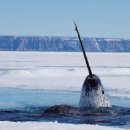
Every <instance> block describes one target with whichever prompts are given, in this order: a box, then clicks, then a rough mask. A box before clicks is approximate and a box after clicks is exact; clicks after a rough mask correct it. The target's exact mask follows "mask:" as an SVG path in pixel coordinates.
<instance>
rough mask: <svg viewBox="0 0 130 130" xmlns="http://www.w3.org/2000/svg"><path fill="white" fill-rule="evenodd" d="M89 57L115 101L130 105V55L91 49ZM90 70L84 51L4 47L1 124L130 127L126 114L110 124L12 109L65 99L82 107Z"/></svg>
mask: <svg viewBox="0 0 130 130" xmlns="http://www.w3.org/2000/svg"><path fill="white" fill-rule="evenodd" d="M87 56H88V59H89V62H90V65H91V67H92V72H93V73H94V74H97V75H98V76H99V77H100V78H101V80H102V83H103V85H104V88H105V93H106V94H107V95H108V97H109V99H110V102H111V104H112V105H115V106H120V107H127V108H130V60H129V59H130V54H129V53H87ZM87 75H88V72H87V68H86V65H85V61H84V59H83V55H82V53H80V52H77V53H74V52H4V51H3V52H0V129H1V130H8V129H10V130H12V129H13V130H15V129H32V130H34V129H35V130H40V129H46V130H47V129H48V130H49V129H61V130H62V129H72V128H74V129H76V130H78V129H130V121H129V120H128V118H126V117H125V118H122V119H121V120H120V119H118V122H115V124H114V123H113V122H112V123H113V124H112V125H109V124H106V123H104V124H103V123H101V124H100V123H99V122H98V123H95V122H94V123H86V122H85V121H84V122H81V120H80V118H79V119H75V120H74V119H71V120H70V121H68V122H66V121H60V119H58V120H56V119H55V120H45V119H42V118H35V116H34V117H33V116H31V117H29V118H25V117H24V115H25V113H23V114H21V113H20V115H17V113H16V112H14V111H12V110H25V109H26V110H27V109H33V108H36V107H49V106H53V105H60V104H67V105H71V106H76V107H77V106H78V102H79V97H80V90H81V87H82V84H83V81H84V79H85V77H86V76H87ZM2 112H7V113H2ZM9 112H10V113H11V112H12V114H10V113H9ZM13 112H14V113H13ZM22 112H23V111H22ZM34 114H35V113H34ZM21 115H22V116H21ZM34 118H35V119H34ZM95 118H96V117H95ZM123 119H124V120H123ZM61 120H62V119H61ZM66 120H67V119H66ZM34 126H35V127H34Z"/></svg>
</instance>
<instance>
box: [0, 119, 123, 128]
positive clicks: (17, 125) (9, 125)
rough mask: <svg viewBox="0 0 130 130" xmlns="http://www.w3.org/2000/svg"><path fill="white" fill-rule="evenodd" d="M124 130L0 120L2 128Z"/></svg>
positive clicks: (95, 126) (94, 126)
mask: <svg viewBox="0 0 130 130" xmlns="http://www.w3.org/2000/svg"><path fill="white" fill-rule="evenodd" d="M72 129H74V130H86V129H89V130H123V129H122V128H112V127H107V126H99V125H86V124H80V125H74V124H65V123H57V122H9V121H0V130H72Z"/></svg>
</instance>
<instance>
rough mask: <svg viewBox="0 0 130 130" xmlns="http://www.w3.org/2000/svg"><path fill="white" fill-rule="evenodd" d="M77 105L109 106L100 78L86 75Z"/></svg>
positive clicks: (82, 106) (83, 106)
mask: <svg viewBox="0 0 130 130" xmlns="http://www.w3.org/2000/svg"><path fill="white" fill-rule="evenodd" d="M79 107H81V108H85V107H97V108H98V107H111V104H110V102H109V100H108V98H107V96H106V95H105V93H104V88H103V85H102V82H101V80H100V78H99V77H98V76H97V75H95V74H92V75H91V76H90V75H88V76H87V77H86V79H85V81H84V83H83V86H82V90H81V96H80V102H79Z"/></svg>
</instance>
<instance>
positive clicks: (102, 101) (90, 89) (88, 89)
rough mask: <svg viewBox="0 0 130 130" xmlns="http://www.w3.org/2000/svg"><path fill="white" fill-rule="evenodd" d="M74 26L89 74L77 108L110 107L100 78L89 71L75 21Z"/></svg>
mask: <svg viewBox="0 0 130 130" xmlns="http://www.w3.org/2000/svg"><path fill="white" fill-rule="evenodd" d="M74 25H75V31H76V32H77V34H78V38H79V41H80V45H81V49H82V51H83V55H84V59H85V62H86V65H87V69H88V72H89V75H88V76H87V78H86V79H85V81H84V83H83V86H82V90H81V96H80V102H79V107H111V105H110V102H109V100H108V99H107V97H106V96H105V94H104V89H103V85H102V82H101V80H100V78H99V77H98V76H97V75H95V74H93V73H92V71H91V67H90V65H89V62H88V58H87V56H86V53H85V50H84V46H83V43H82V40H81V37H80V34H79V30H78V27H77V25H76V22H75V21H74Z"/></svg>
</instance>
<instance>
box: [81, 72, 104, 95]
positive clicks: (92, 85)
mask: <svg viewBox="0 0 130 130" xmlns="http://www.w3.org/2000/svg"><path fill="white" fill-rule="evenodd" d="M83 88H84V90H85V92H86V94H87V93H89V92H90V91H93V90H94V91H99V90H101V91H102V94H104V88H103V85H102V82H101V80H100V78H99V77H98V76H97V75H95V74H92V76H90V75H88V76H87V77H86V79H85V81H84V83H83Z"/></svg>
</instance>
